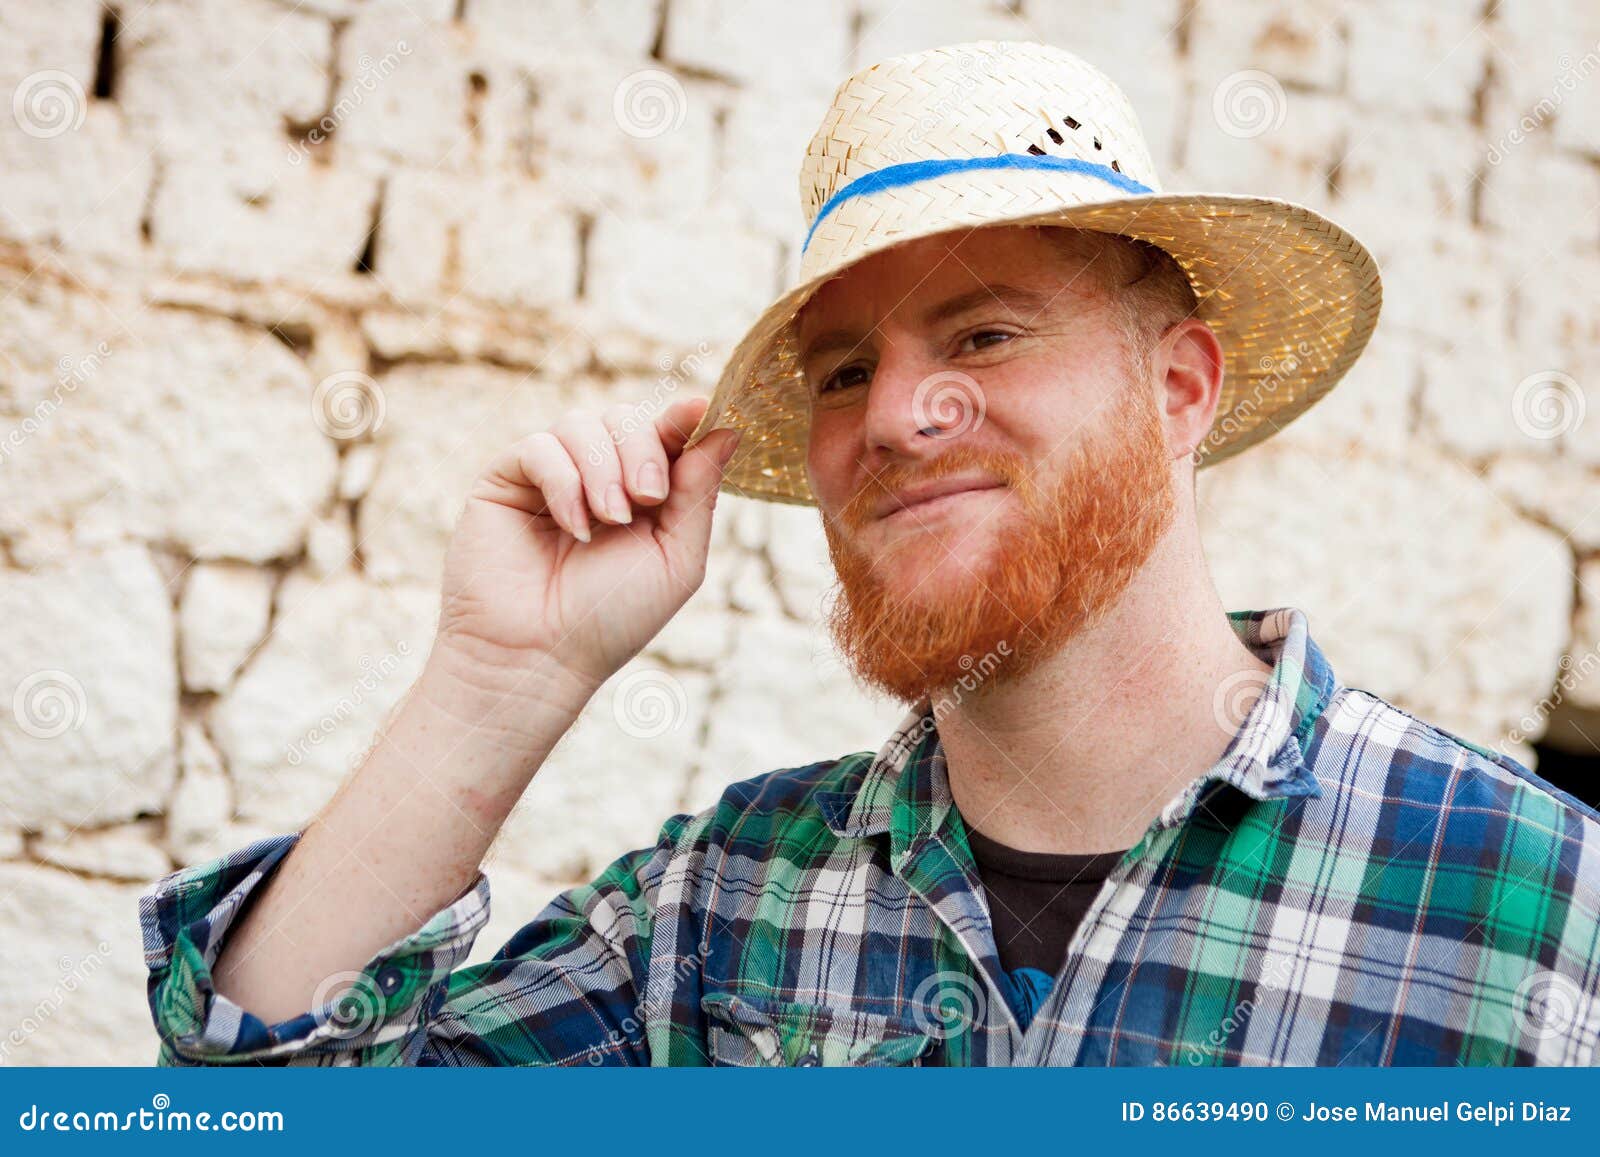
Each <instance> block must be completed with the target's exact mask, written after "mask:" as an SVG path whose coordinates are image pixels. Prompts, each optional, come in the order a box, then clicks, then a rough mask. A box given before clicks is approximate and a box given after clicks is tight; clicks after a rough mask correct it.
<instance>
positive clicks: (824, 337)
mask: <svg viewBox="0 0 1600 1157" xmlns="http://www.w3.org/2000/svg"><path fill="white" fill-rule="evenodd" d="M1055 299H1056V295H1054V294H1051V295H1046V294H1043V293H1040V292H1039V291H1038V290H1036V289H1023V288H1021V287H1020V286H1016V285H1005V284H1001V283H995V284H992V285H982V286H979V287H978V288H977V289H973V290H969V291H967V292H965V293H958V294H957V295H956V296H954V297H950V298H946V299H945V300H944V301H941V302H939V304H937V305H934V306H930V307H929V308H928V310H927V311H926V312H924V313H923V315H922V322H923V324H924V325H937V324H938V323H939V322H941V321H949V320H950V319H951V318H954V317H960V316H961V315H962V314H964V313H967V312H969V311H971V310H974V309H981V308H982V307H984V306H986V305H994V304H1000V305H1003V306H1005V307H1006V308H1007V309H1010V310H1011V311H1012V312H1013V313H1015V314H1017V315H1018V316H1019V317H1020V318H1021V319H1022V320H1024V321H1028V320H1032V319H1033V318H1034V317H1036V316H1038V314H1040V313H1041V312H1043V311H1044V310H1045V309H1047V308H1048V307H1049V305H1050V303H1051V302H1052V301H1054V300H1055ZM869 332H870V331H869ZM867 336H868V335H867V334H866V333H862V332H860V331H858V330H852V329H830V330H826V331H824V332H822V333H819V334H817V335H816V336H815V337H813V338H812V339H811V340H810V341H808V342H806V344H805V348H804V349H803V350H801V351H800V361H801V362H802V363H805V362H809V361H810V360H811V359H812V358H815V357H817V356H818V355H819V354H823V353H827V352H831V351H833V350H836V349H844V350H851V349H855V348H856V347H857V346H858V345H860V344H861V343H862V342H863V341H865V340H866V339H867Z"/></svg>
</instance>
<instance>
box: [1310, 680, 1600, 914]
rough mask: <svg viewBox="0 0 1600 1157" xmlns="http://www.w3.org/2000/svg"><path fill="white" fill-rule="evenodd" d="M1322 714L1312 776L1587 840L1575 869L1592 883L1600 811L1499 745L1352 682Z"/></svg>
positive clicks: (1526, 832) (1552, 837)
mask: <svg viewBox="0 0 1600 1157" xmlns="http://www.w3.org/2000/svg"><path fill="white" fill-rule="evenodd" d="M1323 721H1324V723H1325V728H1319V731H1321V732H1322V734H1321V738H1320V743H1319V747H1318V757H1317V759H1316V760H1315V764H1316V766H1315V767H1314V771H1315V772H1316V774H1317V777H1318V779H1319V780H1323V781H1326V780H1328V779H1332V778H1338V779H1340V780H1342V781H1344V782H1347V783H1352V784H1357V785H1359V786H1360V787H1361V788H1362V789H1364V790H1367V791H1374V790H1377V791H1381V793H1382V799H1383V800H1384V801H1385V803H1387V804H1391V805H1395V806H1406V805H1412V806H1415V805H1419V804H1420V805H1423V806H1429V807H1436V808H1439V809H1441V810H1442V809H1449V810H1451V811H1454V812H1461V813H1463V814H1475V815H1478V816H1480V817H1482V819H1483V820H1485V821H1488V820H1498V821H1500V822H1502V823H1504V824H1506V825H1510V826H1512V827H1514V828H1515V829H1516V830H1517V832H1518V838H1519V839H1523V840H1528V841H1532V842H1533V843H1539V842H1544V843H1546V844H1548V845H1555V844H1567V845H1569V846H1572V847H1573V850H1574V851H1575V849H1576V847H1577V846H1583V847H1587V849H1588V852H1587V854H1585V855H1584V856H1582V857H1581V859H1582V860H1583V861H1584V863H1583V865H1582V871H1583V874H1584V875H1585V877H1586V878H1588V879H1590V880H1592V881H1593V883H1594V884H1595V885H1596V886H1597V887H1600V812H1597V811H1596V809H1595V808H1594V807H1592V806H1591V805H1589V804H1587V803H1585V802H1584V801H1583V800H1580V799H1578V798H1577V797H1576V796H1574V795H1572V794H1570V793H1569V792H1566V791H1563V790H1562V789H1561V788H1559V787H1556V786H1555V785H1554V784H1552V783H1549V782H1548V781H1546V780H1544V779H1542V778H1540V777H1539V775H1538V774H1537V773H1535V772H1534V771H1533V770H1532V769H1531V768H1529V767H1527V766H1525V765H1524V764H1522V763H1520V762H1518V761H1517V760H1516V759H1513V758H1512V757H1511V756H1509V755H1507V754H1506V753H1504V752H1501V751H1496V750H1494V749H1493V748H1490V747H1485V746H1483V745H1482V744H1479V743H1474V742H1473V741H1472V740H1470V739H1467V738H1465V737H1463V736H1461V735H1458V734H1456V733H1455V732H1453V731H1450V730H1449V729H1447V728H1445V727H1442V726H1440V725H1439V724H1437V723H1431V722H1429V721H1428V720H1425V719H1421V718H1419V717H1418V716H1416V715H1413V714H1412V713H1411V712H1409V711H1407V710H1406V709H1405V708H1403V707H1401V706H1399V705H1397V704H1395V703H1391V702H1390V701H1389V700H1387V699H1384V698H1383V697H1382V696H1380V695H1377V694H1375V693H1373V692H1371V691H1366V690H1363V689H1361V688H1358V687H1345V686H1341V687H1340V688H1339V689H1338V691H1337V692H1336V693H1335V695H1334V697H1333V700H1332V702H1330V703H1329V706H1328V709H1327V711H1326V712H1325V713H1324V715H1323ZM1380 781H1381V782H1380ZM1574 858H1575V859H1576V858H1577V857H1576V856H1575V857H1574Z"/></svg>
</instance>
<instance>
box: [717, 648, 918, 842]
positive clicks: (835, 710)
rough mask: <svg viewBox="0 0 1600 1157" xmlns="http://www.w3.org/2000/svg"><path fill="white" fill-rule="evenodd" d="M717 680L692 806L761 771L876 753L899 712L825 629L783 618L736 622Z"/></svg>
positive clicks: (891, 728) (897, 706)
mask: <svg viewBox="0 0 1600 1157" xmlns="http://www.w3.org/2000/svg"><path fill="white" fill-rule="evenodd" d="M716 678H717V693H716V695H717V697H716V700H715V703H716V706H715V709H714V710H713V711H712V713H711V721H710V726H709V729H708V731H707V734H706V739H705V744H704V749H703V752H702V754H701V757H700V760H699V768H698V770H697V772H696V774H695V777H694V781H693V783H692V785H691V788H690V794H689V797H688V804H689V810H691V811H697V810H699V809H700V808H703V807H707V806H709V805H710V804H711V803H712V802H714V801H715V800H716V798H717V797H718V796H719V795H721V793H722V789H723V788H724V787H726V786H727V785H728V784H730V783H736V782H738V781H739V780H743V779H748V778H750V777H751V776H754V775H760V774H761V773H763V772H767V771H774V770H777V769H779V768H785V767H803V766H805V765H806V764H810V763H815V762H816V761H817V760H821V759H835V758H837V757H838V756H841V755H846V754H848V753H850V752H853V751H876V750H877V749H878V748H879V747H881V746H882V745H883V742H884V740H886V739H888V738H889V734H890V732H891V731H892V730H893V729H894V727H895V726H896V725H897V724H898V723H899V722H900V720H901V719H902V718H903V717H904V716H905V709H904V708H903V707H901V706H900V705H899V704H895V703H892V702H890V701H889V700H887V699H885V698H882V697H879V696H874V695H869V694H868V693H867V692H865V691H863V690H862V689H861V688H860V687H859V686H857V685H856V684H855V683H854V682H853V680H852V678H851V676H850V674H849V672H848V671H847V670H846V669H845V668H844V666H843V665H842V664H841V663H840V661H839V658H838V656H837V653H836V652H835V651H834V649H833V647H832V644H831V643H830V642H829V641H828V638H827V636H826V635H825V634H823V633H821V632H819V631H817V630H816V629H814V628H813V627H810V626H804V625H801V624H798V623H794V622H791V621H789V620H787V619H782V618H757V617H749V618H745V619H743V620H741V622H740V624H739V629H738V630H737V631H736V632H735V635H734V650H733V654H732V655H731V656H730V657H729V658H728V660H727V661H726V662H725V663H722V664H720V665H719V666H718V668H717V672H716Z"/></svg>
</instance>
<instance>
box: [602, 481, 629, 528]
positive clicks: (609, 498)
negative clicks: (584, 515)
mask: <svg viewBox="0 0 1600 1157" xmlns="http://www.w3.org/2000/svg"><path fill="white" fill-rule="evenodd" d="M606 513H607V514H609V515H610V516H611V517H612V518H614V519H615V520H616V521H618V522H632V521H633V511H631V510H629V509H628V500H627V498H625V497H624V496H623V493H622V484H621V483H620V482H613V483H612V484H611V485H610V486H608V487H606Z"/></svg>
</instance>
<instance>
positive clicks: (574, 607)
mask: <svg viewBox="0 0 1600 1157" xmlns="http://www.w3.org/2000/svg"><path fill="white" fill-rule="evenodd" d="M705 408H706V400H705V399H704V398H686V399H683V400H681V401H677V402H674V403H673V404H672V405H671V406H670V407H668V408H667V410H666V411H665V412H664V413H663V414H661V415H660V416H659V417H658V418H657V419H656V420H655V421H654V422H653V423H652V422H650V421H649V420H648V419H641V418H640V417H639V414H638V412H637V410H635V409H633V408H630V407H628V406H617V407H613V408H612V409H610V410H607V411H606V412H605V413H604V414H603V415H597V414H587V413H582V412H574V413H570V414H568V415H567V416H566V417H564V418H562V419H561V420H560V421H558V422H557V423H556V424H555V425H553V426H552V427H550V428H549V429H548V430H544V431H541V432H539V433H537V434H531V435H529V436H528V437H526V438H523V439H522V440H521V441H519V442H517V443H515V444H514V445H512V446H510V447H508V448H507V449H506V450H505V451H503V452H502V453H501V454H500V455H498V456H497V457H496V458H495V459H494V461H493V462H491V463H490V464H489V466H488V468H487V469H486V470H485V471H484V473H483V474H482V475H481V476H480V477H479V478H478V480H477V481H476V482H475V483H474V484H473V487H472V490H471V492H470V495H469V497H468V499H467V505H466V509H465V511H464V512H463V513H462V516H461V520H460V522H459V524H458V525H457V527H456V531H455V536H454V538H453V539H452V540H451V543H450V550H449V553H448V555H447V556H446V559H445V569H444V583H443V608H442V613H441V616H440V621H439V637H438V644H437V645H438V646H443V647H445V648H447V649H449V650H451V651H452V652H454V653H458V654H460V655H463V656H466V657H467V658H468V659H469V660H471V661H472V662H473V663H474V664H475V665H485V666H488V667H490V668H493V669H495V670H504V671H506V672H508V673H513V674H514V673H516V672H519V671H524V670H534V669H543V670H548V669H549V668H550V665H551V663H552V662H553V663H554V664H555V667H556V669H559V670H562V671H565V672H567V673H569V674H571V675H572V676H574V677H575V678H576V679H577V680H578V681H579V683H580V684H585V685H589V686H591V687H595V686H598V685H599V684H600V683H602V682H604V681H605V680H606V679H608V678H610V676H611V675H612V674H614V673H615V672H616V671H617V670H618V669H619V668H621V667H622V666H623V664H625V663H627V661H628V660H629V659H631V658H632V657H633V656H634V655H636V654H637V653H638V652H639V651H640V650H641V649H643V647H644V646H645V644H647V643H648V642H649V641H650V640H651V639H652V638H654V637H655V635H656V633H657V632H658V631H660V630H661V628H662V627H663V626H665V625H666V623H667V622H668V620H670V619H671V618H672V616H673V615H674V614H676V613H677V611H678V609H679V608H680V607H682V606H683V604H684V603H685V602H687V601H688V599H689V596H690V595H692V594H694V592H695V591H696V590H697V589H699V586H700V584H701V582H702V581H703V580H704V578H705V568H706V552H707V550H708V549H709V546H710V542H711V514H712V509H713V507H714V505H715V501H716V494H717V486H718V484H719V483H720V482H721V481H722V470H723V467H725V466H726V465H727V461H728V459H729V458H730V457H731V456H732V454H733V450H734V447H735V446H736V445H737V443H738V440H739V434H738V432H737V431H734V430H730V429H721V430H717V431H715V432H713V433H712V434H710V435H708V436H707V437H706V438H705V439H704V440H702V441H701V442H700V443H698V444H697V445H696V446H695V447H694V449H692V450H689V451H685V450H684V449H683V446H684V443H685V442H686V441H687V440H688V437H689V435H690V433H692V432H693V430H694V428H695V425H696V424H697V423H698V422H699V420H700V417H701V415H703V414H704V413H705Z"/></svg>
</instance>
